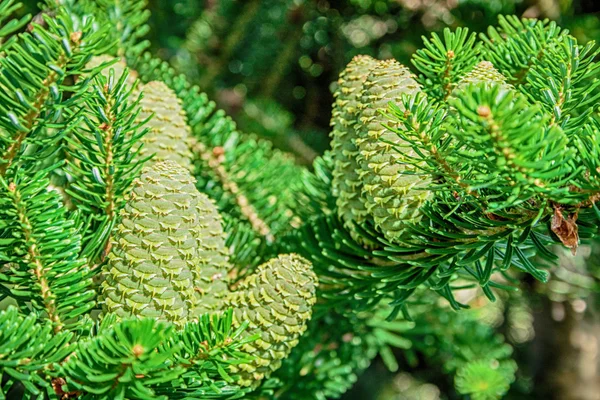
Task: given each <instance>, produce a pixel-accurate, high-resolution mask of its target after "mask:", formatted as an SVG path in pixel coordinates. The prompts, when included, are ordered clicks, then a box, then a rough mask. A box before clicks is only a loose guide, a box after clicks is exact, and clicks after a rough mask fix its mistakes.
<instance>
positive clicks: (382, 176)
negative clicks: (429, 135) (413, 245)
mask: <svg viewBox="0 0 600 400" xmlns="http://www.w3.org/2000/svg"><path fill="white" fill-rule="evenodd" d="M419 91H420V88H419V84H418V83H417V82H416V81H415V80H414V79H413V77H412V75H411V73H410V71H409V70H408V69H407V68H406V67H404V66H403V65H401V64H400V63H398V62H397V61H395V60H384V61H380V62H379V64H378V65H377V66H376V67H375V68H374V69H373V70H371V73H370V74H369V76H368V78H367V80H366V81H365V84H364V90H363V95H362V98H361V103H362V104H361V112H360V117H359V118H360V122H361V124H360V126H359V128H358V138H357V139H356V144H357V145H358V148H359V155H358V163H359V166H360V168H359V170H358V173H359V176H360V178H361V180H362V182H363V197H362V198H363V200H364V202H365V207H366V208H367V210H368V211H369V213H370V214H371V215H372V216H373V219H374V221H375V225H376V227H378V228H379V229H380V230H381V232H382V233H383V234H384V236H385V237H386V238H387V239H388V240H394V239H395V238H397V237H398V236H400V235H401V234H402V232H403V229H404V228H405V226H406V224H407V223H414V222H418V221H419V220H420V219H421V216H422V215H421V211H420V208H421V206H422V205H423V203H424V202H425V201H426V200H427V199H429V198H430V196H431V191H429V190H427V189H426V186H427V185H428V184H429V178H428V177H427V176H425V175H420V174H419V172H420V171H419V170H418V168H416V167H415V166H414V165H413V164H410V163H406V162H403V159H405V157H407V156H408V157H415V156H416V154H415V152H414V151H413V150H412V148H411V147H410V145H409V144H408V143H406V142H404V141H402V140H401V139H400V138H399V137H398V135H397V134H396V133H394V132H392V131H390V130H389V129H388V128H386V127H385V126H384V124H385V125H388V126H394V125H395V123H394V122H392V121H389V120H388V119H387V118H386V117H385V116H383V115H381V113H380V112H379V111H378V110H380V109H383V110H387V107H388V103H389V102H390V101H392V102H395V103H396V104H397V105H398V106H400V107H401V100H402V95H416V94H417V92H419ZM389 143H394V144H396V147H392V146H391V145H390V144H389Z"/></svg>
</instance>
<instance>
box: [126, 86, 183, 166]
mask: <svg viewBox="0 0 600 400" xmlns="http://www.w3.org/2000/svg"><path fill="white" fill-rule="evenodd" d="M141 90H142V91H143V92H144V97H143V98H142V101H141V102H140V106H141V110H140V114H139V115H138V119H139V120H140V121H142V120H144V119H146V118H148V117H150V116H151V115H153V114H154V117H153V118H152V119H151V120H150V121H149V122H148V124H147V125H146V127H147V128H148V129H149V132H148V133H147V134H146V135H145V136H144V137H143V138H142V140H141V142H142V143H143V146H142V149H141V150H140V156H141V157H147V156H150V155H152V154H154V157H153V158H152V161H153V162H157V161H165V160H171V161H174V162H176V163H178V164H179V165H181V166H182V167H184V168H186V169H187V170H189V171H193V169H194V166H193V164H192V161H191V160H192V159H193V157H192V156H193V154H192V151H191V149H190V148H191V143H190V141H191V133H190V128H189V126H188V125H187V123H186V120H185V111H184V110H183V108H182V107H181V100H179V98H177V95H176V94H175V92H173V91H172V90H171V89H170V88H169V87H167V85H165V84H164V83H162V82H157V81H154V82H149V83H148V84H146V85H143V86H142V88H141Z"/></svg>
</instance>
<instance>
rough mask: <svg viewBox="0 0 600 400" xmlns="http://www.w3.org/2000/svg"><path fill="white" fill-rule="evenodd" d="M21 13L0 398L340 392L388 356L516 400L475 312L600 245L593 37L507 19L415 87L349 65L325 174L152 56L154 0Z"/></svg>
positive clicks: (453, 36)
mask: <svg viewBox="0 0 600 400" xmlns="http://www.w3.org/2000/svg"><path fill="white" fill-rule="evenodd" d="M283 3H285V5H283ZM231 4H232V3H231V2H223V3H222V4H221V5H220V7H222V8H223V9H222V10H219V12H226V11H227V10H226V8H227V7H228V6H231ZM18 6H19V4H17V3H16V2H15V1H13V0H0V22H1V23H2V27H1V28H0V38H1V42H0V43H1V45H0V46H1V47H0V53H1V55H0V89H1V90H0V300H3V301H5V302H10V304H11V305H9V306H7V307H5V306H4V305H3V306H2V311H0V398H11V399H12V398H14V399H16V398H24V399H44V398H50V399H74V398H81V399H192V398H201V399H204V398H206V399H235V398H256V399H294V398H303V399H316V400H323V399H326V398H339V397H341V396H342V395H343V394H344V393H345V392H346V391H347V390H349V389H350V388H351V387H352V385H353V384H354V383H355V382H356V380H357V377H358V375H359V374H360V373H362V372H363V371H364V370H365V369H366V368H367V367H368V366H369V364H370V363H371V361H372V360H373V359H374V358H375V357H377V356H380V357H381V359H382V360H383V361H384V362H385V364H386V365H387V367H388V368H389V369H391V370H397V369H399V368H404V367H415V368H417V367H419V366H420V365H421V364H423V363H425V364H426V365H427V368H431V369H432V370H436V371H437V372H439V373H441V374H444V375H447V376H449V379H448V381H449V382H452V384H453V387H454V389H453V390H454V391H453V392H452V391H450V393H451V394H452V395H456V396H469V397H468V398H472V399H498V398H501V397H502V396H504V395H505V394H506V393H507V392H508V391H509V390H510V387H511V385H512V384H513V382H514V381H515V379H516V373H517V364H516V362H515V361H514V360H513V359H512V357H513V348H512V347H511V345H510V344H509V343H507V340H506V339H505V338H504V337H503V336H502V335H499V334H497V333H496V331H495V330H494V329H493V327H492V326H491V325H489V324H487V323H486V322H485V321H484V319H483V318H482V317H481V315H480V313H478V312H476V311H477V310H475V311H473V310H463V309H465V308H469V307H471V306H475V305H476V303H478V302H481V300H482V298H483V297H486V298H487V299H489V300H491V301H496V300H498V299H499V298H503V296H506V294H505V290H512V289H514V288H516V287H517V286H518V285H519V283H520V282H521V281H525V280H527V279H528V276H529V275H530V276H532V277H533V278H535V279H537V280H538V281H540V282H544V283H545V282H547V280H548V279H549V272H548V267H549V266H551V264H552V263H553V262H555V261H556V259H557V256H556V255H555V254H554V252H553V251H554V250H555V249H556V248H558V246H562V247H563V248H567V249H570V250H571V251H573V252H575V251H576V250H577V248H578V246H579V245H580V243H581V242H584V241H588V240H589V239H591V238H593V237H594V236H596V235H597V233H598V222H599V221H598V219H599V218H600V210H599V209H598V207H597V206H596V204H595V203H596V201H597V200H598V198H599V196H598V193H600V187H599V185H598V182H599V179H598V178H599V177H598V174H600V165H599V162H600V161H598V160H599V158H598V155H599V154H600V148H599V143H600V139H599V137H600V122H599V119H598V106H597V102H598V96H600V95H599V94H598V93H600V91H599V90H598V85H599V84H598V79H597V73H598V68H600V67H598V65H600V64H598V63H597V62H596V61H595V58H596V57H597V55H598V50H596V47H595V45H594V44H593V43H589V44H586V45H580V44H578V43H577V40H576V39H575V38H574V37H573V36H571V35H570V34H569V33H568V31H566V30H562V29H560V28H559V27H558V26H557V25H556V24H555V23H553V22H548V21H538V20H529V19H522V20H521V19H518V18H517V17H501V18H500V20H499V23H498V27H496V28H490V29H489V30H488V32H487V33H486V34H482V35H480V36H479V38H478V37H477V35H475V34H472V33H470V32H469V31H468V30H467V29H465V28H461V29H457V30H455V31H451V30H446V31H444V33H443V35H441V36H440V35H436V34H433V35H432V36H431V37H430V38H424V48H423V49H422V50H419V51H417V52H415V54H414V56H413V58H412V63H413V66H414V67H415V68H416V70H415V71H416V73H417V74H418V75H417V74H414V73H413V72H411V70H409V69H408V68H407V67H406V66H404V65H402V64H400V63H399V62H398V61H396V60H376V59H375V58H373V57H370V56H365V55H363V56H357V57H355V58H354V59H353V60H352V61H351V62H350V64H349V65H348V67H347V68H346V69H345V70H344V71H342V72H341V74H340V78H339V81H338V84H337V86H336V87H335V95H334V97H335V102H334V104H333V113H332V120H331V126H332V132H331V139H332V145H331V151H329V152H327V153H326V154H325V155H323V156H322V157H319V158H317V159H316V160H315V163H314V168H313V170H312V171H309V170H307V169H305V168H302V167H300V166H298V165H297V164H296V163H295V161H294V159H293V158H292V157H291V156H290V155H288V154H286V153H284V152H282V151H280V150H277V149H274V148H273V146H272V144H271V143H270V142H267V141H265V140H263V139H259V138H258V137H256V136H254V135H251V134H247V133H243V132H240V131H239V130H238V129H237V127H236V125H235V123H234V122H233V121H232V119H231V118H230V117H228V116H227V115H226V113H225V112H224V111H222V110H218V109H217V107H216V104H215V103H214V102H213V101H211V100H209V98H208V96H207V95H206V94H204V93H203V92H201V91H200V89H199V88H198V87H197V86H194V85H192V84H191V83H190V82H189V81H188V78H186V77H185V76H183V75H180V74H178V73H177V72H176V71H175V70H174V69H173V68H172V67H171V66H170V65H169V63H167V62H165V61H161V60H160V59H158V58H155V57H154V56H153V55H152V54H151V53H149V52H145V50H146V49H147V47H148V46H149V43H147V42H146V41H144V40H143V38H144V36H145V35H146V34H147V33H148V26H147V24H146V23H147V19H148V17H149V15H148V12H147V11H146V9H145V2H139V1H134V0H119V1H115V0H101V1H91V0H83V1H74V0H64V1H58V2H57V1H50V0H48V1H47V2H46V3H44V14H43V15H42V16H41V17H40V18H36V20H30V17H29V16H26V17H23V18H17V19H14V18H13V17H12V15H13V14H14V12H15V11H16V10H17V9H18ZM278 6H282V7H283V6H285V7H288V6H290V5H289V4H288V3H287V2H282V4H279V5H278ZM263 8H264V3H262V2H258V1H251V2H249V3H248V5H247V6H246V10H247V11H248V15H246V16H245V17H244V18H242V19H241V20H240V21H238V25H237V26H236V32H238V31H239V32H238V33H240V32H243V30H241V31H240V29H241V28H240V27H244V26H248V27H249V26H251V22H252V21H255V18H258V17H259V16H260V17H261V18H271V19H277V18H276V17H277V14H276V13H274V14H269V13H266V12H265V11H264V10H263ZM292 8H293V7H292ZM230 11H231V10H230ZM28 22H30V25H29V27H28V28H27V29H24V26H25V24H27V23H28ZM205 22H206V21H205ZM280 22H281V23H284V22H285V20H282V21H280ZM206 23H208V22H206ZM203 26H204V28H206V26H205V25H199V26H197V29H198V30H199V31H201V30H202V29H204V28H203ZM256 28H257V27H256V26H253V29H256ZM200 33H201V32H200ZM240 34H241V33H240ZM238 39H240V40H238ZM292 39H294V40H300V38H292ZM243 43H246V42H245V41H244V40H241V38H240V37H239V36H238V37H236V36H229V37H228V41H227V43H225V48H224V50H223V51H233V50H234V48H233V46H239V45H240V44H243ZM195 44H196V45H198V46H202V45H204V44H205V43H202V42H201V41H200V42H197V43H195ZM273 45H274V46H276V43H273ZM249 47H250V46H249ZM287 50H289V49H287ZM287 50H286V49H280V50H278V52H279V54H278V55H277V56H278V57H289V53H286V51H287ZM248 51H252V50H251V49H249V50H248ZM262 67H264V66H262ZM217 68H218V69H219V68H223V66H222V65H221V66H217ZM218 69H217V70H216V72H215V71H207V72H206V74H207V75H206V76H209V77H211V76H212V77H214V76H216V75H215V73H218V72H219V70H218ZM211 74H212V75H211ZM273 79H275V78H273ZM271 84H273V83H272V82H271ZM275 84H276V83H275ZM536 257H537V259H536ZM540 259H541V260H542V261H540ZM559 271H560V270H559ZM559 275H560V274H559ZM594 276H596V275H594ZM468 290H470V291H471V293H475V295H474V297H475V300H473V299H472V298H471V299H469V298H466V297H465V295H464V293H465V291H468ZM298 396H300V397H298Z"/></svg>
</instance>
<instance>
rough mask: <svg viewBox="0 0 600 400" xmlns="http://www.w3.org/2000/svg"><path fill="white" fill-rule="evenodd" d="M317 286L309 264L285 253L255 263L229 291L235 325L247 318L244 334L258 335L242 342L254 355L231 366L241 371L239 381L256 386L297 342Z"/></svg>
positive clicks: (236, 370)
mask: <svg viewBox="0 0 600 400" xmlns="http://www.w3.org/2000/svg"><path fill="white" fill-rule="evenodd" d="M316 285H317V276H316V275H315V273H314V272H313V271H312V268H311V264H310V263H309V262H308V261H306V260H305V259H304V258H302V257H300V256H298V255H295V254H288V255H280V256H279V257H277V258H274V259H272V260H270V261H268V262H266V263H265V264H262V265H261V266H259V267H258V269H257V271H256V272H255V273H254V274H253V275H251V276H249V277H247V278H246V279H244V280H243V281H241V282H240V284H239V286H238V289H237V290H236V291H235V292H234V293H231V294H230V295H229V296H228V298H227V300H226V302H225V303H226V306H228V307H232V308H233V310H234V315H233V323H234V325H235V326H239V325H240V324H242V323H243V322H245V321H248V322H249V326H248V329H246V331H245V332H244V335H247V336H251V335H254V334H257V333H258V334H260V338H259V339H258V340H256V341H254V342H252V343H249V344H246V345H244V346H243V347H242V350H243V351H246V352H248V353H249V354H251V355H252V356H254V357H256V358H255V359H254V360H253V361H251V362H250V363H248V364H242V365H237V366H236V365H232V366H231V370H232V372H233V373H239V374H240V380H239V382H238V383H239V384H240V385H242V386H257V385H258V384H259V383H260V381H261V380H262V379H263V378H265V377H268V376H269V375H270V374H271V373H272V372H273V371H275V370H276V369H278V368H279V367H280V366H281V361H282V360H283V359H284V358H285V357H287V355H288V354H289V353H290V351H291V350H292V348H293V347H294V346H296V344H298V339H299V338H300V336H301V335H302V333H303V332H304V331H305V330H306V323H307V321H308V320H309V319H310V317H311V315H312V306H313V305H314V304H315V302H316V295H315V287H316Z"/></svg>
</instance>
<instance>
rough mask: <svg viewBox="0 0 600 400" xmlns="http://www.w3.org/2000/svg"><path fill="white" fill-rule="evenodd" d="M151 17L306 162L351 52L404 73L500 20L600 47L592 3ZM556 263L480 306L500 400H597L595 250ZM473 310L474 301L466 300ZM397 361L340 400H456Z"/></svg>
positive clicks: (329, 6) (247, 3)
mask: <svg viewBox="0 0 600 400" xmlns="http://www.w3.org/2000/svg"><path fill="white" fill-rule="evenodd" d="M24 2H25V4H26V6H27V7H26V10H24V11H28V12H33V13H36V12H37V11H36V1H34V0H25V1H24ZM149 9H150V11H151V12H152V16H151V18H150V26H151V30H150V31H149V33H148V35H147V39H148V40H149V43H150V49H151V51H153V52H154V53H155V54H158V55H159V56H160V57H162V58H163V59H165V60H168V61H170V62H171V64H172V65H173V66H174V67H175V68H176V69H177V70H178V71H179V72H181V73H183V74H185V75H187V76H188V77H189V78H190V79H191V80H192V81H193V82H194V83H196V84H198V85H200V87H201V89H202V90H203V91H205V92H207V93H208V94H209V96H210V97H211V98H212V99H214V100H215V101H216V102H217V103H218V104H219V106H220V107H222V108H223V109H225V110H226V111H227V112H228V113H229V114H230V115H231V116H232V117H233V118H234V119H235V120H236V121H237V122H238V126H239V127H240V129H241V130H243V131H245V132H248V133H255V134H257V135H259V136H261V137H265V138H268V139H270V140H271V141H273V142H274V144H275V145H276V146H277V147H279V148H281V149H284V150H287V151H289V152H291V153H293V154H294V155H295V156H296V158H297V160H298V162H299V163H302V164H306V165H310V163H311V162H312V160H313V159H314V158H315V157H316V156H318V155H319V154H322V153H323V152H324V151H325V150H326V149H327V148H328V145H329V136H328V134H329V120H330V116H331V103H332V102H333V97H332V94H331V92H332V90H331V89H332V85H333V84H334V82H335V81H336V80H337V75H338V73H339V72H340V71H341V70H342V69H343V68H344V66H345V65H346V63H347V62H348V61H349V60H350V59H351V58H352V57H353V56H354V55H356V54H369V55H372V56H375V57H377V58H390V57H393V58H396V59H397V60H399V61H401V62H403V63H405V64H407V65H409V64H410V62H409V58H410V55H411V54H412V53H413V52H414V51H415V50H416V49H417V48H419V47H421V44H422V39H421V37H422V36H423V35H425V36H429V35H430V34H431V32H440V31H442V30H443V29H444V28H445V27H451V28H455V27H459V26H466V27H469V29H471V30H474V31H478V32H480V31H484V30H485V29H487V27H488V26H489V25H493V24H495V23H496V21H497V16H498V15H499V14H516V15H519V16H526V17H534V18H550V19H553V20H556V21H558V22H559V24H560V25H561V26H562V27H564V28H567V29H569V30H570V31H571V33H572V34H573V35H574V36H576V37H577V39H578V40H579V41H580V43H584V42H587V41H590V40H598V39H600V19H599V18H598V17H599V16H600V1H597V0H346V1H336V0H149ZM557 251H559V252H560V251H562V250H559V249H557ZM561 259H562V262H561V267H560V268H555V272H554V275H553V279H552V281H551V282H550V284H549V285H547V286H544V287H539V286H538V285H537V284H536V283H535V282H534V281H533V280H529V281H527V279H526V278H523V279H524V280H525V281H526V283H525V286H524V287H523V289H524V290H523V291H521V292H517V293H514V294H510V295H506V296H505V297H504V298H502V299H500V300H499V301H498V303H497V304H492V305H490V304H487V302H486V303H485V304H482V305H485V307H481V311H480V312H481V318H482V319H484V320H486V321H487V322H488V323H489V325H490V326H491V327H493V328H494V329H496V330H497V331H498V332H500V333H501V334H503V335H505V336H506V337H507V339H508V341H509V343H511V344H512V345H513V346H514V348H515V350H516V360H517V361H518V362H519V373H518V380H517V382H516V383H515V384H514V385H513V387H512V388H511V391H510V392H509V395H508V396H507V398H509V399H515V400H516V399H558V400H600V355H599V353H600V312H599V311H600V307H598V305H599V296H598V295H597V294H596V293H598V290H599V288H600V246H598V245H593V244H592V245H586V246H582V247H581V248H580V250H579V253H578V256H577V257H575V258H574V257H571V255H570V254H567V253H564V254H562V253H561ZM467 300H469V299H467ZM477 302H478V298H477V294H473V298H472V299H470V304H475V305H476V304H477ZM426 339H427V337H425V339H424V340H426ZM424 344H425V345H427V343H424ZM432 345H436V344H434V343H432ZM438 345H439V344H438ZM399 363H400V368H399V371H404V372H394V373H392V372H389V371H388V370H387V369H386V368H385V367H384V366H383V364H382V363H381V362H380V361H377V362H375V363H374V365H372V366H371V368H370V369H369V370H367V372H366V373H365V374H364V375H363V377H362V378H361V379H359V381H358V383H357V384H356V385H355V388H354V389H353V390H352V391H351V392H349V393H347V394H346V395H345V397H344V399H346V400H351V399H352V400H359V399H360V400H363V399H365V400H400V399H403V400H436V399H452V398H456V397H455V396H456V395H455V394H453V393H454V392H453V390H452V386H453V385H452V382H451V381H450V380H449V379H448V378H447V377H446V376H445V375H444V374H443V371H442V369H441V368H432V366H431V365H428V364H427V362H426V361H424V360H405V359H403V358H402V357H399ZM406 371H408V372H406Z"/></svg>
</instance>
